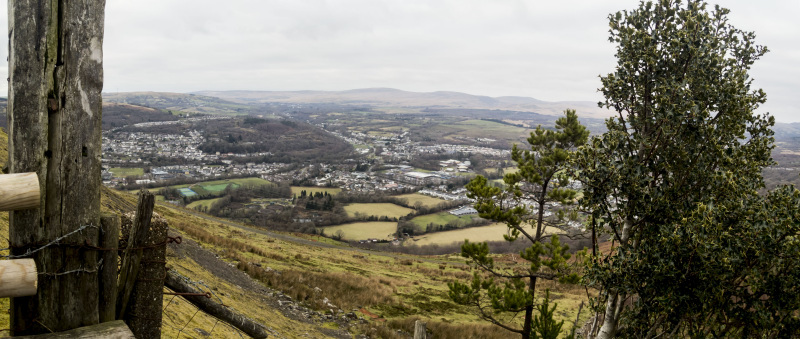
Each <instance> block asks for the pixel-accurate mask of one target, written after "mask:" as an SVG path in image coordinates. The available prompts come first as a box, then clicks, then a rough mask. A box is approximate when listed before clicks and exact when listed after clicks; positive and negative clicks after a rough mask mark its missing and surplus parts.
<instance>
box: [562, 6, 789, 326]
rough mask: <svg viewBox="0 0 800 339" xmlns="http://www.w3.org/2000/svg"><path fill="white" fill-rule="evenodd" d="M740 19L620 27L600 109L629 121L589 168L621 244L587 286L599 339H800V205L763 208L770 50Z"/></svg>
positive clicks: (595, 207)
mask: <svg viewBox="0 0 800 339" xmlns="http://www.w3.org/2000/svg"><path fill="white" fill-rule="evenodd" d="M728 13H729V11H728V10H727V9H724V8H720V7H719V6H716V7H715V8H714V9H713V10H710V11H709V10H708V9H707V4H706V3H704V2H702V1H688V2H687V3H685V4H683V3H682V2H681V1H679V0H663V1H660V2H658V3H657V4H655V5H654V4H653V3H651V2H642V3H641V4H640V5H639V7H638V8H637V9H636V10H633V11H625V12H621V13H616V14H614V15H611V16H610V17H609V19H610V25H611V30H610V33H611V36H610V41H612V42H614V43H616V44H617V53H616V56H617V66H616V69H615V70H614V72H613V73H610V74H608V75H607V76H604V77H601V81H602V84H603V87H602V89H601V90H602V92H603V94H604V96H605V98H606V100H605V102H601V103H600V104H601V106H603V107H607V108H610V109H613V110H614V111H615V112H616V113H617V115H616V116H615V117H613V118H610V119H608V120H607V122H606V126H607V128H608V132H606V133H605V134H603V135H602V136H599V137H597V138H594V139H593V140H591V143H590V145H589V146H587V147H584V148H582V149H581V150H580V151H579V152H578V156H577V159H578V163H579V164H580V165H579V167H580V173H581V181H582V182H583V183H584V196H583V198H582V200H581V203H582V205H583V206H584V207H586V208H587V209H588V210H591V211H592V219H593V225H596V226H595V228H594V231H596V232H606V233H607V234H609V235H610V236H611V237H612V238H613V244H614V248H613V250H611V251H610V252H609V253H605V254H602V258H600V257H596V258H595V259H594V260H592V262H591V264H590V265H589V267H588V269H587V271H586V275H585V281H586V282H587V283H588V284H589V285H590V286H594V287H597V288H600V289H601V290H602V293H601V294H600V297H599V300H597V301H596V302H597V303H596V304H595V305H596V306H598V311H599V312H600V313H601V314H602V318H603V319H604V320H603V323H602V326H601V327H600V330H599V333H598V336H597V337H598V338H611V337H614V336H622V337H643V338H649V337H658V336H662V337H676V336H680V337H684V336H686V337H732V336H735V337H751V336H757V337H776V336H777V337H781V336H786V337H789V336H797V335H798V334H800V332H798V328H799V327H800V318H799V317H800V316H799V315H798V313H797V310H798V309H800V297H799V295H800V290H799V289H800V278H799V276H800V266H799V265H798V264H797V262H798V261H797V260H796V258H797V257H796V255H797V254H798V252H799V250H798V246H800V245H798V240H797V235H798V234H800V233H798V232H799V231H800V230H799V228H798V227H800V226H798V225H800V223H798V218H800V216H799V215H798V212H797V211H798V206H800V204H799V203H798V202H800V200H799V199H798V193H797V191H795V190H794V189H793V188H783V189H780V190H778V191H776V192H773V193H770V194H769V195H767V196H760V195H758V194H757V190H759V189H761V188H762V187H763V180H762V178H761V171H762V169H763V168H764V167H765V166H768V165H770V164H772V163H773V162H772V159H771V158H770V152H771V150H772V147H773V146H772V142H773V139H772V131H771V130H770V127H771V126H772V125H773V124H774V120H773V118H772V117H770V116H768V115H758V114H755V113H754V110H755V109H756V108H757V107H758V106H759V105H760V104H762V103H764V102H765V100H766V95H765V94H764V92H763V91H761V90H760V89H751V84H752V79H750V78H749V76H748V74H747V72H748V70H749V69H750V66H751V65H752V64H753V62H755V61H756V60H758V59H759V58H760V57H761V56H762V55H763V54H764V53H765V52H766V51H767V49H766V48H765V47H763V46H758V45H756V44H755V43H754V41H753V40H754V37H755V34H753V33H752V32H745V31H742V30H739V29H737V28H735V27H733V26H731V25H730V24H729V23H728V19H727V15H728ZM792 256H794V257H792ZM789 258H794V259H789Z"/></svg>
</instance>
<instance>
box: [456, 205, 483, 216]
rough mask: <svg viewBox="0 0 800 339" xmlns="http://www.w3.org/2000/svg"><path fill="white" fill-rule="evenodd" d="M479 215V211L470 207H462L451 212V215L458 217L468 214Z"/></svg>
mask: <svg viewBox="0 0 800 339" xmlns="http://www.w3.org/2000/svg"><path fill="white" fill-rule="evenodd" d="M477 213H478V211H477V210H476V209H474V208H472V207H470V206H461V207H459V208H457V209H454V210H452V211H450V214H452V215H457V216H462V215H467V214H477Z"/></svg>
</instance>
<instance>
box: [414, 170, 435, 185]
mask: <svg viewBox="0 0 800 339" xmlns="http://www.w3.org/2000/svg"><path fill="white" fill-rule="evenodd" d="M406 179H407V180H408V181H410V182H412V183H414V184H415V185H428V184H435V183H441V182H442V181H443V179H442V178H441V177H439V176H438V175H436V174H431V173H422V172H408V173H406Z"/></svg>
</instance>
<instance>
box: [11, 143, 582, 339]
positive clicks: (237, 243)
mask: <svg viewBox="0 0 800 339" xmlns="http://www.w3.org/2000/svg"><path fill="white" fill-rule="evenodd" d="M6 140H7V139H6V135H5V133H4V132H3V131H1V130H0V167H2V166H3V164H5V162H6V154H5V152H4V150H5V146H6V145H5V142H6ZM135 201H136V197H135V196H134V195H132V194H128V193H123V192H117V191H114V190H110V189H107V188H103V189H102V193H101V206H102V210H103V212H105V213H116V214H121V213H127V212H131V211H132V210H133V209H134V205H135ZM155 212H156V213H158V214H159V215H160V216H162V217H163V218H165V219H166V220H167V222H168V223H169V226H170V236H181V237H182V238H183V242H182V243H181V244H179V245H178V244H170V245H169V247H168V248H167V267H168V268H169V269H172V270H174V271H176V272H177V273H178V274H180V275H182V276H184V277H185V278H186V279H187V280H189V281H192V282H194V283H195V284H196V285H197V286H200V287H202V289H203V290H204V291H209V292H210V293H213V295H214V296H215V298H217V299H216V300H220V301H221V302H222V303H224V304H225V305H227V306H228V307H229V308H231V309H234V310H236V311H237V312H239V313H241V314H243V315H245V316H247V317H249V318H251V319H254V320H255V321H257V322H259V323H261V324H263V325H265V326H266V327H267V328H268V332H270V333H271V335H272V336H273V337H276V338H308V337H312V338H323V337H331V338H352V337H354V336H355V337H360V336H361V335H367V336H369V337H372V338H409V337H410V333H412V332H413V324H414V321H415V320H416V319H424V320H426V321H427V322H428V328H429V330H430V331H431V332H432V333H433V334H434V335H435V336H436V337H437V338H459V339H460V338H465V337H471V338H497V337H504V336H506V335H507V334H508V333H507V332H505V331H504V330H502V329H500V328H498V327H495V326H492V325H489V324H488V323H485V322H482V321H480V320H479V319H478V318H477V316H476V315H475V314H473V313H472V312H471V311H470V310H469V309H468V308H466V307H463V306H459V305H456V304H454V303H453V302H452V301H450V300H449V299H448V297H447V284H446V283H447V282H448V281H453V280H455V279H458V280H462V281H463V280H465V279H469V277H470V276H471V274H470V270H469V269H468V268H467V267H466V266H465V265H464V263H463V260H462V259H461V258H460V257H458V256H435V257H428V256H412V255H401V254H392V253H382V252H374V251H367V250H362V249H357V248H352V247H349V246H346V245H344V244H341V243H338V242H334V241H332V240H330V239H327V238H322V237H318V236H310V235H305V236H302V237H298V236H295V235H290V234H285V233H278V232H271V231H267V230H263V229H258V228H254V227H251V226H247V225H243V224H239V223H234V222H231V221H228V220H223V219H218V218H214V217H211V216H208V215H205V214H201V213H198V212H196V211H191V210H188V209H183V208H180V207H176V206H173V205H170V204H158V205H157V206H156V208H155ZM7 232H8V213H7V212H0V234H7ZM0 239H2V240H0V247H7V243H5V242H6V241H7V240H5V239H6V237H5V236H4V237H0ZM2 254H5V253H2ZM496 262H497V264H498V265H515V258H514V257H513V256H509V255H504V256H498V257H497V261H496ZM545 285H547V284H546V283H545ZM545 287H548V288H551V290H552V292H551V295H552V296H556V297H557V298H559V300H558V303H559V313H560V314H559V315H558V318H559V319H565V320H567V319H570V320H567V321H568V322H570V321H572V320H571V319H574V318H575V314H576V312H577V309H578V304H579V303H580V301H581V300H583V299H585V293H584V291H583V289H581V288H578V287H569V286H561V285H557V284H551V285H548V286H545ZM554 298H555V297H554ZM0 308H8V299H0ZM587 317H588V314H587V312H584V313H583V314H582V317H581V319H586V318H587ZM8 320H9V319H8V314H7V313H5V312H3V313H2V314H0V328H8V327H9V323H8ZM239 335H240V333H239V332H237V331H236V330H235V329H233V328H232V327H230V326H228V325H226V324H225V323H221V322H219V321H218V320H217V319H215V318H213V317H211V316H208V315H206V314H204V313H203V312H199V311H198V310H197V309H196V308H194V306H192V305H191V304H189V303H188V302H186V301H185V300H183V299H180V298H174V297H165V299H164V310H163V321H162V337H169V338H196V337H211V338H232V337H239Z"/></svg>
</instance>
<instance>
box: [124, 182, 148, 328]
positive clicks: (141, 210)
mask: <svg viewBox="0 0 800 339" xmlns="http://www.w3.org/2000/svg"><path fill="white" fill-rule="evenodd" d="M154 204H155V196H153V193H150V192H149V191H145V190H142V191H141V192H139V204H138V205H137V206H136V214H135V215H134V217H133V225H132V227H131V228H130V230H129V232H130V233H128V247H127V248H126V249H125V254H124V255H123V257H122V266H121V267H120V270H119V282H118V283H117V319H122V318H123V317H124V316H125V312H126V310H127V309H128V302H129V301H130V297H131V293H133V286H134V285H136V277H137V276H138V275H139V268H140V266H139V264H140V263H141V260H142V246H143V245H144V243H145V240H147V234H148V233H149V232H150V219H151V218H152V217H153V205H154ZM123 228H124V227H123Z"/></svg>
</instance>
